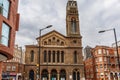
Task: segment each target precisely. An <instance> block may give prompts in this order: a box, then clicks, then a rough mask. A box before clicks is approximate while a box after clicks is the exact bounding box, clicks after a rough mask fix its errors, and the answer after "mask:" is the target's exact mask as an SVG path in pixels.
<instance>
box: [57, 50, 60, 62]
mask: <svg viewBox="0 0 120 80" xmlns="http://www.w3.org/2000/svg"><path fill="white" fill-rule="evenodd" d="M57 62H58V63H59V62H60V51H57Z"/></svg>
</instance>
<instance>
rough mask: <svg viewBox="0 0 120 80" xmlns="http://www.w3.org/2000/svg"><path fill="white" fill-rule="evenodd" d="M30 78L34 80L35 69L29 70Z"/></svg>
mask: <svg viewBox="0 0 120 80" xmlns="http://www.w3.org/2000/svg"><path fill="white" fill-rule="evenodd" d="M29 79H30V80H34V71H33V70H30V71H29Z"/></svg>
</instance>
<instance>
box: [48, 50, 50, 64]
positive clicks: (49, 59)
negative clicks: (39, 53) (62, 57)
mask: <svg viewBox="0 0 120 80" xmlns="http://www.w3.org/2000/svg"><path fill="white" fill-rule="evenodd" d="M48 62H51V51H49V52H48Z"/></svg>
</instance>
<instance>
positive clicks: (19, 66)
mask: <svg viewBox="0 0 120 80" xmlns="http://www.w3.org/2000/svg"><path fill="white" fill-rule="evenodd" d="M23 54H24V52H23V50H22V48H21V47H18V45H16V46H15V48H14V54H13V58H12V59H10V60H7V61H4V62H3V67H2V68H3V70H2V79H3V80H4V79H12V80H18V78H22V74H23V72H24V71H23V70H24V62H23V61H22V60H23V58H24V55H23Z"/></svg>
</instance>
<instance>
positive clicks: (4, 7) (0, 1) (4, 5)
mask: <svg viewBox="0 0 120 80" xmlns="http://www.w3.org/2000/svg"><path fill="white" fill-rule="evenodd" d="M9 7H10V1H9V0H0V14H2V15H3V16H4V17H6V18H8V14H9Z"/></svg>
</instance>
